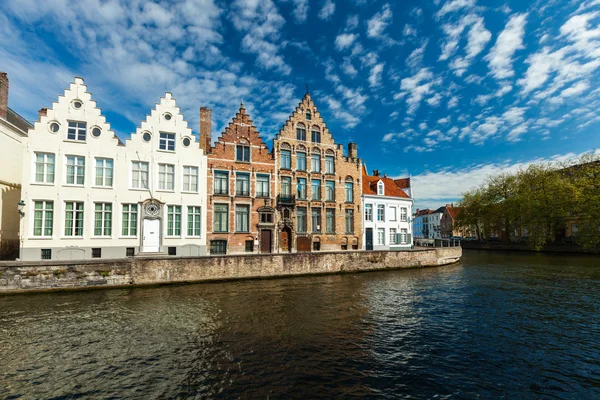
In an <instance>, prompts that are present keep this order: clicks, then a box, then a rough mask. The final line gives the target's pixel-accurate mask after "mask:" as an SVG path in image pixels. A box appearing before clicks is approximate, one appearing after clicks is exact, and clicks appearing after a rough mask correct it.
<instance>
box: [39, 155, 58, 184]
mask: <svg viewBox="0 0 600 400" xmlns="http://www.w3.org/2000/svg"><path fill="white" fill-rule="evenodd" d="M35 181H36V182H37V183H54V154H50V153H35Z"/></svg>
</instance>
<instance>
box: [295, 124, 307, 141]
mask: <svg viewBox="0 0 600 400" xmlns="http://www.w3.org/2000/svg"><path fill="white" fill-rule="evenodd" d="M296 140H306V128H305V127H304V124H298V126H297V127H296Z"/></svg>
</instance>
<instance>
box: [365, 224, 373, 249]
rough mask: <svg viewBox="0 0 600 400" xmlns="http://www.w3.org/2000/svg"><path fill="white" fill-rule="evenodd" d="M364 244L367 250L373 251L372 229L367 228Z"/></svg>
mask: <svg viewBox="0 0 600 400" xmlns="http://www.w3.org/2000/svg"><path fill="white" fill-rule="evenodd" d="M366 233H367V234H366V239H365V244H366V246H367V250H373V228H367V232H366Z"/></svg>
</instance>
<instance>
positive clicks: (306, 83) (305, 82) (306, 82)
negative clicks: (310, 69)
mask: <svg viewBox="0 0 600 400" xmlns="http://www.w3.org/2000/svg"><path fill="white" fill-rule="evenodd" d="M304 84H305V85H306V94H308V81H304Z"/></svg>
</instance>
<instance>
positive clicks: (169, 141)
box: [158, 132, 175, 151]
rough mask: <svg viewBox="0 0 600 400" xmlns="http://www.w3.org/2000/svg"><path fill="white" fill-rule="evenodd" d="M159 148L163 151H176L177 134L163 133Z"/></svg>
mask: <svg viewBox="0 0 600 400" xmlns="http://www.w3.org/2000/svg"><path fill="white" fill-rule="evenodd" d="M158 148H159V149H161V150H167V151H175V134H174V133H165V132H161V133H160V141H159V143H158Z"/></svg>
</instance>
